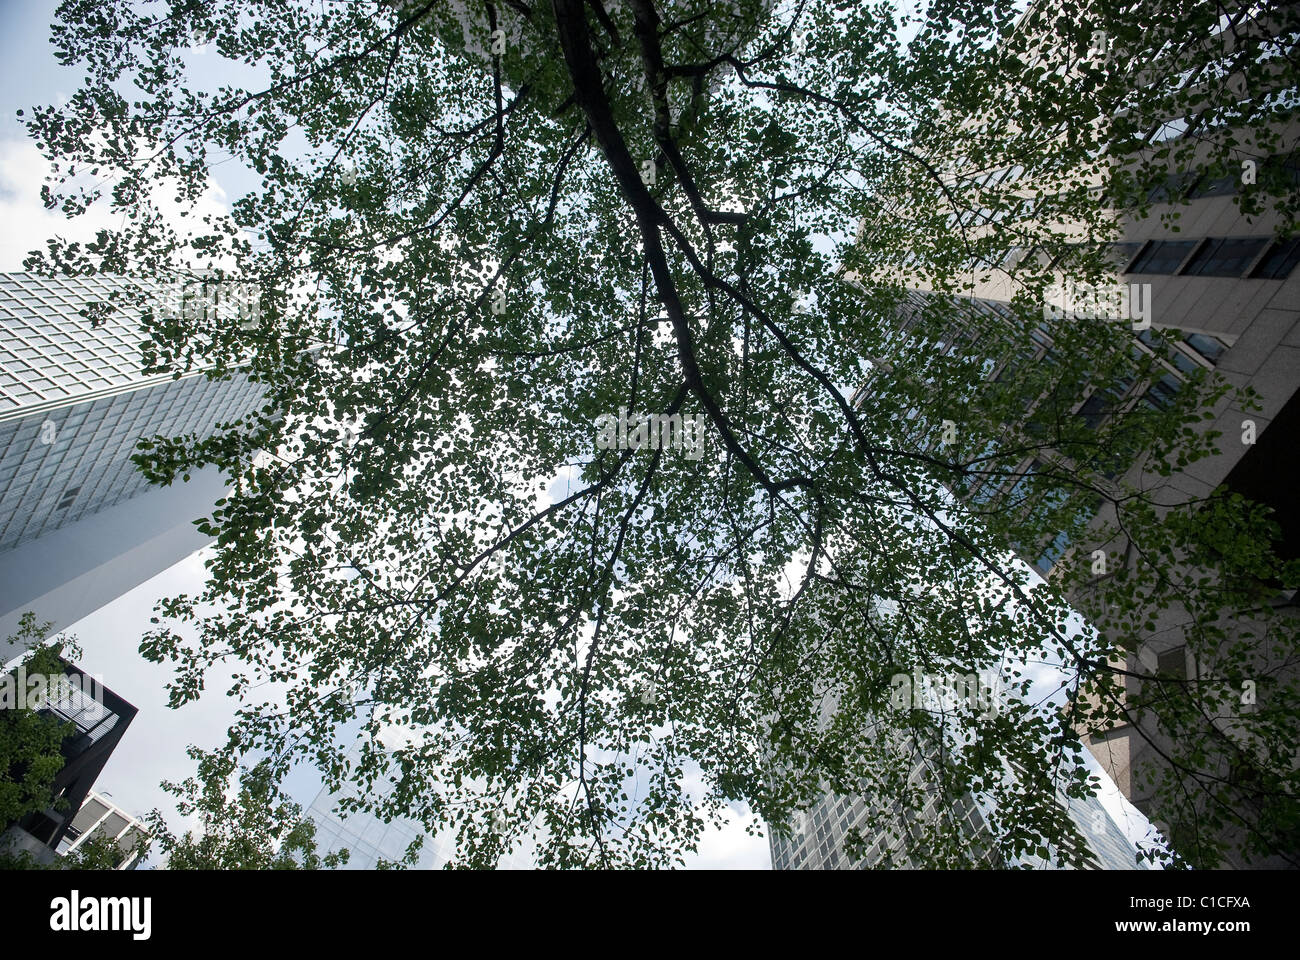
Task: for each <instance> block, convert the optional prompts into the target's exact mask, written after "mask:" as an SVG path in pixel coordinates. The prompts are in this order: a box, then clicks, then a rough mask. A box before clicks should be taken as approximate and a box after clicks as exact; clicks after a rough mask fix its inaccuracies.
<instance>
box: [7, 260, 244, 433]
mask: <svg viewBox="0 0 1300 960" xmlns="http://www.w3.org/2000/svg"><path fill="white" fill-rule="evenodd" d="M178 289H179V288H178V287H177V286H176V285H166V284H159V283H155V282H152V281H146V280H137V279H131V278H125V277H111V276H94V277H38V276H35V275H33V274H27V273H0V413H3V412H5V411H6V410H13V409H16V408H18V407H21V406H26V405H28V404H33V403H41V402H43V401H49V400H64V399H68V398H71V397H76V396H81V395H84V394H86V393H90V392H93V391H98V390H103V389H106V388H113V387H122V386H127V385H130V384H132V383H139V382H140V381H141V380H142V379H143V378H144V376H143V374H142V373H141V370H140V344H141V340H142V335H141V331H140V324H139V318H140V312H141V309H142V308H139V309H135V308H132V307H131V306H130V304H132V303H144V302H146V301H147V302H149V303H151V304H154V305H157V306H159V307H162V306H164V305H175V304H177V303H179V302H180V301H179V299H178V296H179V295H178ZM186 289H188V288H186ZM195 289H199V290H201V289H203V288H202V286H201V284H198V285H197V286H196V287H195ZM94 304H106V305H112V306H114V307H118V308H121V309H115V310H113V311H112V312H111V313H106V314H103V315H102V316H100V315H99V314H98V313H95V317H94V319H92V318H91V317H90V316H86V315H83V313H82V311H90V312H92V313H93V312H94V311H95V308H94V307H93V306H92V305H94ZM215 311H216V313H217V316H218V317H219V318H222V320H223V322H231V323H239V322H240V317H239V313H238V309H237V307H236V305H235V304H234V303H232V302H230V301H220V302H218V303H217V304H216V306H215Z"/></svg>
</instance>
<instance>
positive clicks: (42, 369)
mask: <svg viewBox="0 0 1300 960" xmlns="http://www.w3.org/2000/svg"><path fill="white" fill-rule="evenodd" d="M196 286H197V289H196ZM203 286H204V285H203V284H198V285H194V284H190V285H188V286H187V287H182V288H181V289H182V291H184V290H187V289H188V290H189V291H190V295H189V300H188V303H186V302H185V300H184V299H182V301H181V305H180V306H178V305H177V302H176V301H175V299H174V297H175V288H168V287H164V286H162V285H159V284H154V283H147V282H144V281H137V280H131V279H126V278H120V277H104V276H97V277H56V278H44V277H37V276H33V275H29V274H18V273H10V274H0V637H8V636H10V635H11V634H13V633H14V632H15V628H16V626H17V623H18V619H19V617H20V616H21V615H22V613H23V612H24V611H27V610H32V611H34V612H35V614H36V616H37V620H38V621H40V622H50V623H52V624H53V629H54V630H56V631H57V630H61V629H63V628H65V627H67V626H68V625H69V624H71V623H74V622H76V621H77V620H79V619H81V618H82V617H84V616H85V615H87V614H89V613H90V612H92V611H93V610H95V609H97V608H99V607H100V606H102V605H103V604H105V603H107V602H109V601H110V600H112V599H114V598H115V597H117V596H119V595H121V594H122V593H124V592H126V591H127V590H130V589H132V588H133V587H135V586H137V585H139V584H140V583H142V582H144V581H145V580H147V579H149V578H150V577H153V576H154V575H156V574H158V573H160V572H161V571H163V570H165V569H166V568H168V567H169V566H171V565H172V564H174V563H176V562H178V561H179V560H181V559H182V558H184V557H186V556H188V555H189V554H190V553H192V552H193V551H195V550H197V549H198V548H199V547H201V546H203V545H204V544H205V543H207V542H208V540H209V538H207V537H205V536H203V535H201V534H199V533H198V532H197V530H195V528H194V526H193V521H194V520H196V519H198V518H199V517H203V516H209V515H210V513H211V509H212V506H213V504H214V502H215V501H216V500H217V499H219V498H220V497H221V496H222V494H223V492H224V490H225V488H226V482H225V480H224V478H223V477H222V475H221V473H220V471H219V470H218V469H217V468H215V467H206V468H204V469H202V470H199V471H195V472H193V473H192V474H191V475H190V477H189V480H188V482H182V481H181V480H180V479H178V480H177V481H176V482H175V483H173V484H171V485H170V486H165V487H164V486H151V485H150V484H149V483H148V482H147V481H146V479H145V477H144V476H143V475H142V474H141V473H140V472H139V470H138V469H137V468H136V467H135V465H134V464H133V463H132V462H131V455H132V453H133V452H134V447H135V445H136V442H137V441H138V440H139V439H140V438H141V437H147V436H151V435H154V434H163V435H167V436H172V435H179V434H196V435H198V436H208V435H211V434H212V433H214V432H215V431H217V430H219V429H220V428H221V424H223V423H225V422H228V421H232V420H236V419H238V418H239V417H241V416H243V415H245V414H247V413H248V412H250V411H251V410H253V409H254V408H255V407H256V405H257V404H258V402H259V399H260V396H261V392H260V388H259V387H258V386H257V385H256V384H254V383H252V382H251V381H250V380H249V379H248V378H247V377H245V376H244V375H242V374H239V373H236V374H235V375H234V376H233V377H231V378H230V379H226V380H210V379H208V377H207V376H205V375H204V374H203V373H201V372H199V373H192V374H188V375H185V376H182V377H180V378H179V379H172V377H171V376H170V375H169V374H165V373H164V374H147V373H145V372H144V371H143V369H142V366H141V350H140V345H141V340H142V339H143V337H142V334H141V332H140V329H139V322H138V320H139V317H138V313H135V312H133V311H132V310H131V309H129V308H128V309H122V310H117V311H113V312H104V311H102V309H101V308H97V307H96V306H95V305H96V304H115V305H122V304H123V303H128V302H134V301H140V300H142V299H145V298H148V299H149V301H150V302H152V303H154V304H155V305H156V306H157V308H159V309H168V308H171V309H194V308H195V305H196V299H197V298H196V297H195V296H194V295H193V294H195V293H198V294H200V295H202V294H204V292H205V291H204V290H203ZM185 296H186V294H185V293H184V292H182V298H184V297H185ZM212 301H213V302H204V303H202V304H200V307H201V308H202V309H210V310H212V312H213V313H212V318H213V320H214V321H215V322H219V323H243V324H247V323H248V322H249V320H250V311H249V310H247V309H241V307H245V308H246V307H247V305H248V301H247V300H244V301H240V302H236V300H235V299H231V298H227V299H225V300H223V301H221V302H215V301H216V298H215V297H213V298H212Z"/></svg>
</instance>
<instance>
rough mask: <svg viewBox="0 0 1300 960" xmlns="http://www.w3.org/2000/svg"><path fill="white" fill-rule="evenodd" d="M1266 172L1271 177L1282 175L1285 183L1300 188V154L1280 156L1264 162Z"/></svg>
mask: <svg viewBox="0 0 1300 960" xmlns="http://www.w3.org/2000/svg"><path fill="white" fill-rule="evenodd" d="M1264 170H1265V172H1266V173H1268V174H1271V175H1280V176H1281V177H1282V178H1283V180H1284V181H1285V182H1289V183H1291V184H1292V185H1293V186H1296V187H1300V153H1292V154H1284V153H1282V154H1278V155H1277V156H1273V157H1269V158H1268V159H1267V160H1265V161H1264Z"/></svg>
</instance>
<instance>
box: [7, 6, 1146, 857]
mask: <svg viewBox="0 0 1300 960" xmlns="http://www.w3.org/2000/svg"><path fill="white" fill-rule="evenodd" d="M57 5H58V4H57V3H56V2H55V0H0V223H3V224H4V225H5V229H4V230H3V231H0V271H17V270H21V269H22V260H23V258H24V257H25V256H26V255H27V253H28V252H30V251H31V250H32V249H34V248H37V247H40V246H43V244H44V241H45V240H46V239H47V238H49V237H52V236H54V235H55V234H58V235H60V236H63V237H70V238H74V239H82V238H84V239H89V238H91V237H92V236H93V235H94V232H95V231H96V230H97V229H99V228H101V227H103V226H107V225H111V221H110V219H109V218H108V216H107V214H106V213H105V212H104V211H103V210H102V209H95V208H92V212H91V213H90V214H89V215H87V216H84V217H81V218H78V220H77V221H73V222H69V221H67V220H65V219H64V218H63V217H62V216H61V215H59V214H56V213H52V212H50V211H47V210H45V209H44V208H43V207H42V205H41V203H40V199H39V189H40V184H41V181H42V179H43V177H44V175H45V172H46V169H47V164H46V162H45V160H44V159H43V158H42V157H41V156H40V154H39V152H38V151H37V150H36V148H35V146H34V145H33V144H32V143H30V142H29V141H28V140H27V139H26V136H25V132H24V130H23V128H22V127H21V126H20V125H19V123H18V122H17V119H16V111H17V110H19V109H27V110H30V108H31V107H32V106H33V105H34V104H47V103H60V102H63V101H64V100H65V99H66V98H67V97H69V96H70V95H71V94H72V93H73V92H74V91H75V90H76V89H77V86H78V80H79V72H78V71H77V70H75V69H73V68H68V67H63V66H61V65H59V64H58V63H57V62H56V61H55V60H54V58H53V55H52V48H51V47H50V44H49V42H48V37H49V27H48V25H49V23H50V22H51V21H52V20H53V17H54V11H55V9H56V7H57ZM189 61H190V64H191V66H192V68H193V70H194V74H195V77H196V78H197V79H198V81H199V85H203V81H204V80H205V79H206V78H211V77H217V76H221V75H222V72H221V71H222V69H223V68H222V65H223V64H225V63H226V62H225V61H223V60H222V59H221V58H220V57H218V56H217V55H216V53H215V51H197V50H196V51H194V52H192V53H191V54H190V55H189ZM211 179H212V187H211V189H210V190H209V191H208V193H207V194H206V195H205V196H204V197H203V199H202V200H201V202H200V206H201V207H202V212H216V211H222V212H225V211H228V209H229V205H228V204H229V198H231V197H237V196H239V195H240V194H242V192H243V191H244V190H246V189H249V188H250V187H252V186H254V185H255V184H256V182H257V178H256V177H255V175H253V174H252V173H251V171H246V170H244V169H243V168H241V167H240V166H239V165H238V164H234V163H226V164H221V165H218V166H216V167H214V168H213V169H212V171H211ZM205 554H206V551H200V552H199V553H197V554H194V555H192V556H191V557H189V558H187V559H185V560H183V561H181V562H180V563H178V564H176V565H175V566H173V567H172V568H170V569H168V570H166V571H164V572H163V573H161V574H159V575H158V576H156V577H154V578H153V579H151V580H148V581H146V582H145V583H143V584H141V585H140V586H138V587H136V588H135V589H134V590H131V591H130V592H128V593H126V594H124V595H123V596H121V597H119V598H118V599H117V600H115V601H114V602H112V603H110V604H108V605H107V606H105V607H102V608H101V609H99V610H98V611H96V612H95V613H93V614H91V615H90V616H88V617H86V618H84V619H83V620H81V621H80V622H78V623H76V624H74V625H72V626H71V627H70V628H69V630H68V633H70V634H72V635H74V636H75V637H76V638H77V640H78V642H79V643H80V645H81V647H82V649H83V651H84V656H83V657H82V659H81V661H80V666H81V667H82V668H83V669H84V670H86V671H87V672H88V673H90V674H92V675H97V676H101V677H102V678H103V682H104V683H105V684H106V685H107V686H108V687H109V688H110V689H112V690H113V691H115V692H116V693H118V694H119V695H121V696H123V697H125V698H126V699H127V700H128V701H129V702H131V703H133V704H134V705H135V706H136V707H137V708H138V709H139V713H138V714H137V716H136V718H135V721H134V722H133V723H132V725H131V728H130V730H129V731H128V732H127V735H126V736H125V737H124V738H123V739H122V742H121V743H120V745H119V746H118V748H117V749H116V751H115V752H114V753H113V755H112V757H111V759H110V760H109V762H108V765H107V766H106V768H105V769H104V772H103V773H102V774H101V776H100V779H99V781H98V782H97V784H96V789H97V790H98V791H99V792H101V793H104V794H107V795H108V796H110V797H111V798H112V799H113V800H114V802H116V803H117V804H118V805H119V806H121V807H122V808H123V809H125V810H127V811H128V812H129V813H132V814H135V815H137V816H139V815H143V814H145V813H147V812H148V811H150V810H153V809H155V808H157V809H159V810H161V811H162V812H163V813H164V815H165V816H167V818H168V820H169V821H170V823H171V824H172V827H173V829H177V828H183V827H184V826H185V825H186V824H185V820H184V818H182V817H181V815H180V814H179V813H178V812H177V811H176V809H175V803H174V798H172V797H171V796H170V795H169V794H167V793H166V792H164V791H163V790H162V789H161V787H160V786H159V783H160V782H161V781H163V780H172V781H176V780H182V779H184V778H185V777H187V776H189V775H191V774H192V773H193V764H192V761H191V760H190V759H189V758H188V757H187V756H186V753H185V749H186V747H187V746H188V745H189V744H198V745H200V746H203V747H212V746H215V745H216V744H218V743H219V742H220V741H221V740H222V739H223V737H224V734H225V731H226V729H227V727H228V725H229V723H230V721H231V719H232V718H233V715H234V710H235V709H236V706H237V703H236V702H234V701H232V700H230V699H229V698H226V697H224V696H221V695H220V691H221V689H222V686H223V685H222V684H220V683H216V682H213V683H210V684H209V685H208V691H209V692H208V693H207V694H206V695H205V696H204V697H203V698H201V699H200V700H199V701H197V702H196V703H191V704H188V705H186V706H185V707H182V708H181V709H179V710H172V709H169V708H168V707H167V704H166V696H167V695H166V684H167V682H168V680H169V679H170V677H171V670H170V668H169V667H167V666H166V665H157V664H151V663H148V662H147V661H145V660H144V659H143V657H141V656H140V654H139V651H138V645H139V642H140V638H141V636H142V635H143V634H144V633H145V632H146V631H147V630H149V629H150V628H151V627H152V624H151V623H150V618H151V617H152V615H153V607H154V604H155V603H156V602H157V601H158V600H159V599H162V598H164V597H168V596H174V595H176V594H179V593H197V592H199V591H200V589H201V587H202V584H203V581H204V568H203V558H204V556H205ZM1044 676H1045V682H1047V683H1049V684H1050V677H1048V675H1047V674H1046V673H1045V674H1044ZM1045 689H1046V688H1045ZM1089 759H1091V758H1089ZM1098 772H1099V768H1098ZM697 786H698V785H697ZM286 787H287V788H288V790H289V791H290V793H291V794H292V795H293V796H294V798H295V799H296V800H298V802H300V803H301V804H302V805H303V806H304V807H306V806H308V805H309V804H310V803H311V801H312V799H313V798H314V797H315V795H316V792H317V790H318V787H319V780H318V779H317V778H316V777H315V775H314V774H313V773H311V772H309V771H302V772H300V773H297V774H294V775H292V776H291V778H290V780H289V781H288V782H287V784H286ZM1102 803H1103V805H1105V806H1106V807H1107V809H1108V811H1109V812H1110V813H1111V815H1112V816H1113V817H1115V818H1116V821H1117V822H1118V823H1119V824H1120V826H1121V828H1122V829H1125V830H1126V832H1128V833H1129V835H1130V838H1134V839H1135V838H1138V837H1141V836H1143V834H1144V833H1145V829H1146V825H1145V820H1144V819H1142V818H1141V817H1140V815H1138V814H1137V813H1136V811H1134V810H1133V809H1132V808H1131V807H1129V806H1128V805H1127V803H1126V802H1125V801H1123V798H1122V797H1120V795H1119V793H1118V791H1117V790H1115V788H1114V787H1113V785H1108V789H1107V790H1106V791H1105V792H1104V793H1103V795H1102ZM742 812H743V811H742ZM749 819H750V818H749V817H748V816H742V815H740V813H739V812H738V815H736V816H734V817H733V818H732V819H731V822H730V823H729V824H728V825H727V826H726V827H724V828H722V829H720V830H710V831H709V832H708V833H706V834H705V836H704V838H703V840H702V843H701V848H700V851H699V852H698V853H697V854H696V855H694V856H692V857H690V858H689V859H688V867H691V868H729V869H767V868H769V867H770V865H771V860H770V855H769V852H768V843H767V840H766V838H764V837H755V836H750V835H749V834H747V833H746V832H745V826H746V824H747V823H748V822H749Z"/></svg>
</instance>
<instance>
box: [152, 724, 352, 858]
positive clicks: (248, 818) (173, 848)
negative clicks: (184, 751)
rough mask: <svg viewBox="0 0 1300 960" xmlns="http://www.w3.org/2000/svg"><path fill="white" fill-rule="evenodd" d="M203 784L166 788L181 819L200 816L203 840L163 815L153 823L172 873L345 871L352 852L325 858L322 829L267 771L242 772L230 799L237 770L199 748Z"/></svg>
mask: <svg viewBox="0 0 1300 960" xmlns="http://www.w3.org/2000/svg"><path fill="white" fill-rule="evenodd" d="M190 756H191V757H193V758H194V759H195V760H197V761H198V770H199V772H198V776H197V778H196V777H190V778H189V779H187V780H185V781H184V782H183V783H181V784H164V786H165V787H166V788H167V789H168V790H169V791H170V792H172V793H174V794H175V795H176V796H177V797H179V798H181V799H180V802H179V803H178V804H177V808H178V809H179V811H180V813H181V815H182V816H190V815H193V814H197V815H198V817H199V829H198V831H197V833H196V832H195V831H193V830H187V831H186V832H185V833H184V834H182V835H181V836H177V835H176V834H174V833H172V831H171V828H170V827H169V826H168V824H167V820H166V818H165V817H164V816H163V814H162V813H161V811H158V810H155V811H153V813H151V814H150V815H149V817H148V823H149V828H150V831H151V832H152V834H153V836H154V837H155V838H156V840H157V842H158V848H159V850H160V852H161V853H162V854H163V855H164V856H165V857H166V862H165V866H166V869H168V870H320V869H336V868H338V867H340V866H342V865H343V864H345V863H347V860H348V851H347V850H339V851H337V852H333V853H327V854H326V855H325V856H323V857H322V856H320V855H319V854H318V853H317V852H316V825H315V823H313V822H312V821H311V820H310V819H309V818H306V817H303V816H302V807H300V806H299V805H298V804H296V803H294V802H292V801H291V800H289V799H287V798H286V797H285V796H284V795H283V794H281V793H280V791H279V790H278V789H277V788H276V785H275V783H274V782H273V780H272V779H271V777H270V776H269V772H270V771H269V769H268V767H267V765H265V764H258V765H255V766H253V767H251V768H243V769H241V770H240V771H239V777H238V783H239V786H238V789H237V791H236V792H235V794H234V796H230V795H229V794H230V790H229V787H230V783H231V776H232V774H233V772H234V771H233V769H232V767H231V765H230V764H229V762H228V761H225V760H223V759H222V758H221V757H218V756H214V755H212V754H205V753H204V752H203V751H201V750H198V749H196V748H191V749H190Z"/></svg>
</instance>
